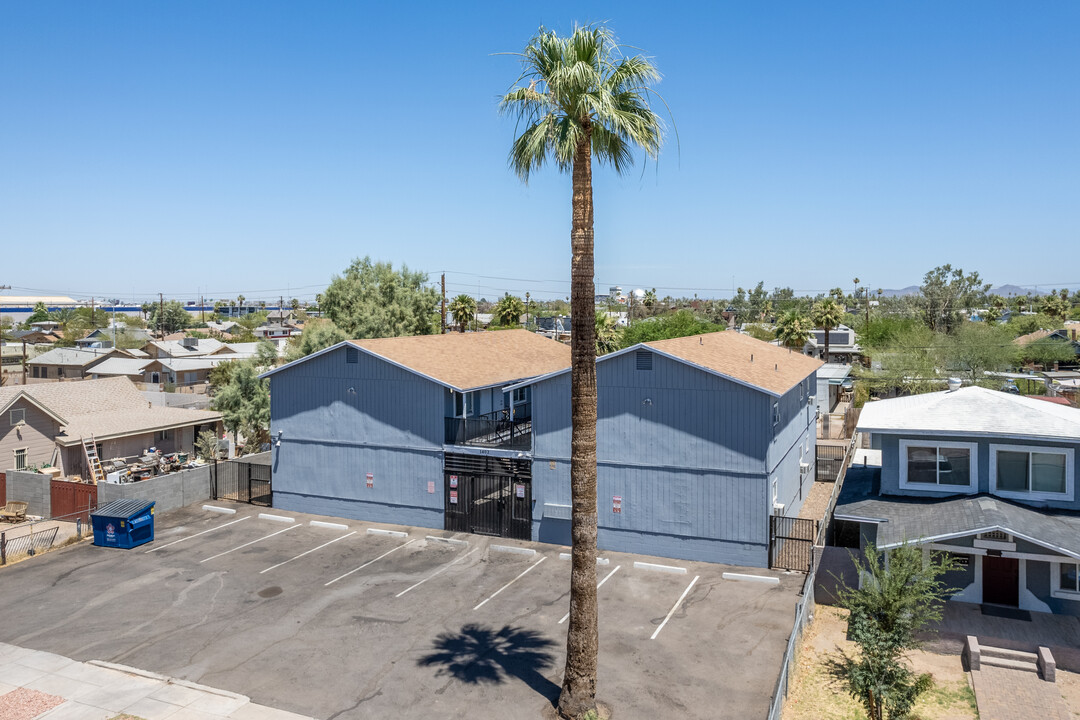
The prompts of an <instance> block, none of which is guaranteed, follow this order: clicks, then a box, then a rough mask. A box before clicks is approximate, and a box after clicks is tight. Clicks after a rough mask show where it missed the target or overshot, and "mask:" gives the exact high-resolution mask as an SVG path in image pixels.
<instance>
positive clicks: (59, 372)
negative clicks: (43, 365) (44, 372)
mask: <svg viewBox="0 0 1080 720" xmlns="http://www.w3.org/2000/svg"><path fill="white" fill-rule="evenodd" d="M56 377H58V378H62V377H64V368H62V367H58V368H56Z"/></svg>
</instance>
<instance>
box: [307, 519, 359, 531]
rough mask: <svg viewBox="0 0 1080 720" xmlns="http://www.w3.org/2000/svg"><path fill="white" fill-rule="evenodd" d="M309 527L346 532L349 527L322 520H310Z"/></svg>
mask: <svg viewBox="0 0 1080 720" xmlns="http://www.w3.org/2000/svg"><path fill="white" fill-rule="evenodd" d="M308 525H310V526H311V527H318V528H326V529H327V530H348V529H349V526H348V525H346V524H345V523H332V522H326V521H324V520H312V521H311V522H309V523H308Z"/></svg>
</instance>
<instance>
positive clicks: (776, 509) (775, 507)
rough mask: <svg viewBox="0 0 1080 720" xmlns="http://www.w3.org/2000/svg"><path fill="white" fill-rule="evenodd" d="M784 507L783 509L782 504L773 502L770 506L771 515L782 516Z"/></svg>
mask: <svg viewBox="0 0 1080 720" xmlns="http://www.w3.org/2000/svg"><path fill="white" fill-rule="evenodd" d="M784 507H785V505H784V503H779V502H774V503H773V504H772V511H773V515H783V514H784Z"/></svg>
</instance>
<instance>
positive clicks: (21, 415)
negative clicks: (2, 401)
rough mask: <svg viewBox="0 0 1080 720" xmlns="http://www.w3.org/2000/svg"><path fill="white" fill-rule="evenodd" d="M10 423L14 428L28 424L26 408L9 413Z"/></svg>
mask: <svg viewBox="0 0 1080 720" xmlns="http://www.w3.org/2000/svg"><path fill="white" fill-rule="evenodd" d="M8 423H9V424H10V425H11V426H12V427H14V426H15V425H22V424H24V423H26V408H15V409H13V410H9V411H8Z"/></svg>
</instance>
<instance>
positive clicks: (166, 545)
mask: <svg viewBox="0 0 1080 720" xmlns="http://www.w3.org/2000/svg"><path fill="white" fill-rule="evenodd" d="M250 517H251V516H250V515H248V516H247V517H242V518H240V519H239V520H230V521H229V522H227V523H222V524H221V525H218V526H216V527H212V528H210V529H209V530H203V531H202V532H197V533H195V534H194V535H188V536H187V537H182V538H180V539H179V540H173V541H172V542H171V543H167V544H165V545H159V546H158V547H156V548H150V549H149V550H146V551H145V552H148V553H152V552H154V551H155V550H164V549H165V548H167V547H169V546H170V545H175V544H176V543H182V542H184V541H185V540H190V539H191V538H194V537H199V536H200V535H205V534H206V533H211V532H214V531H215V530H220V529H221V528H223V527H228V526H229V525H235V524H236V523H238V522H244V521H245V520H247V519H249V518H250Z"/></svg>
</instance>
